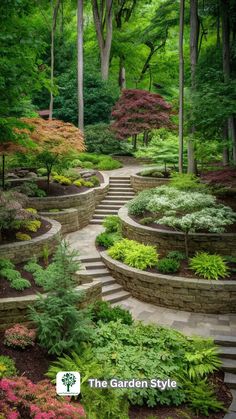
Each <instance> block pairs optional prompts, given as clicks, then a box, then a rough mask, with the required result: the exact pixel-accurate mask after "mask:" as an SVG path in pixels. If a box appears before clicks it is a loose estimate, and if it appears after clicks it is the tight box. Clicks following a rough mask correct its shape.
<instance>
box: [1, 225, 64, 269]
mask: <svg viewBox="0 0 236 419" xmlns="http://www.w3.org/2000/svg"><path fill="white" fill-rule="evenodd" d="M45 220H46V221H48V222H49V223H50V224H51V228H50V230H49V231H47V233H44V234H42V235H41V236H38V237H35V238H33V239H32V240H27V241H17V242H14V243H7V244H3V245H0V255H1V258H7V259H11V260H13V261H14V263H20V262H25V261H27V260H29V259H30V258H31V257H32V256H33V255H37V256H38V257H40V256H42V255H43V248H44V246H45V245H46V246H47V247H48V251H49V254H51V253H52V252H53V250H54V249H55V247H56V246H57V245H58V242H59V240H60V235H61V224H60V223H58V222H57V221H55V220H49V219H47V218H45Z"/></svg>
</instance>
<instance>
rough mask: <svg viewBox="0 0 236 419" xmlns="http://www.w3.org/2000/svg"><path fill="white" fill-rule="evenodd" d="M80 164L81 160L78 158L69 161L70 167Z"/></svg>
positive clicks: (79, 165)
mask: <svg viewBox="0 0 236 419" xmlns="http://www.w3.org/2000/svg"><path fill="white" fill-rule="evenodd" d="M81 164H82V162H81V160H79V159H74V160H72V161H71V162H70V166H71V167H82V166H81Z"/></svg>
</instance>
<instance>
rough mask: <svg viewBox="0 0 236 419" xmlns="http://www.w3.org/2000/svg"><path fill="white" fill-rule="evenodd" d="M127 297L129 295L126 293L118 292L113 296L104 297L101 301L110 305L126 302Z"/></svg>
mask: <svg viewBox="0 0 236 419" xmlns="http://www.w3.org/2000/svg"><path fill="white" fill-rule="evenodd" d="M129 296H130V294H129V293H128V292H127V291H119V292H116V293H115V294H109V295H104V297H103V300H105V301H108V302H109V303H111V304H112V303H117V302H118V301H123V300H126V298H128V297H129Z"/></svg>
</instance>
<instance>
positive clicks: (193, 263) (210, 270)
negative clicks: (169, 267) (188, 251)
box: [189, 252, 229, 279]
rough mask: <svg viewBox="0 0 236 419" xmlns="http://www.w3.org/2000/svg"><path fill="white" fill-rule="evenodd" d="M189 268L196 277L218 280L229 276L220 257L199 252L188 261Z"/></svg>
mask: <svg viewBox="0 0 236 419" xmlns="http://www.w3.org/2000/svg"><path fill="white" fill-rule="evenodd" d="M189 266H190V268H191V269H192V270H193V271H194V272H195V274H196V275H198V276H200V277H201V276H202V277H203V278H206V279H219V278H226V277H227V276H229V269H228V267H227V265H226V263H225V261H224V259H223V258H222V257H221V256H220V255H210V254H209V253H207V252H199V253H197V254H196V255H195V256H194V257H193V258H192V259H190V263H189Z"/></svg>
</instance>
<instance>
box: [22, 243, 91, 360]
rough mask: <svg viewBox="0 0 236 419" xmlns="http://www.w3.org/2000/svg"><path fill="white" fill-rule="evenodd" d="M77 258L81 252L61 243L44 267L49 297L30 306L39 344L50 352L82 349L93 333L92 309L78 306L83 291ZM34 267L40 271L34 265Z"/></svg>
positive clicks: (31, 267)
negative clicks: (79, 287) (78, 287)
mask: <svg viewBox="0 0 236 419" xmlns="http://www.w3.org/2000/svg"><path fill="white" fill-rule="evenodd" d="M75 257H77V258H78V255H77V253H76V252H74V251H71V250H69V245H68V244H67V243H66V242H62V243H61V244H60V245H59V246H58V248H57V251H56V253H55V255H54V257H53V261H52V263H51V264H50V265H49V266H48V267H47V268H46V269H42V268H41V274H42V276H43V279H42V284H43V287H44V290H45V291H46V292H47V296H46V297H45V296H43V295H41V296H39V297H38V299H37V301H36V303H35V305H34V307H30V319H31V320H32V321H33V322H34V324H35V325H36V328H37V335H38V340H39V343H40V345H41V346H42V347H44V348H45V349H47V351H48V353H50V354H56V355H60V354H61V353H63V352H66V351H70V350H74V349H76V350H77V351H78V350H80V349H81V347H82V343H83V342H84V341H88V340H89V339H90V338H91V336H92V328H91V323H90V315H89V313H88V311H87V310H85V309H78V304H79V302H80V301H81V300H82V298H83V294H82V293H79V292H78V291H75V290H74V287H75V283H76V282H75V281H76V279H75V276H74V274H75V272H76V271H77V270H78V269H79V266H80V265H79V263H78V260H76V259H75ZM30 269H31V271H34V272H35V269H37V270H36V272H37V271H38V270H39V268H35V266H32V265H31V266H30ZM34 272H33V275H34Z"/></svg>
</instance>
